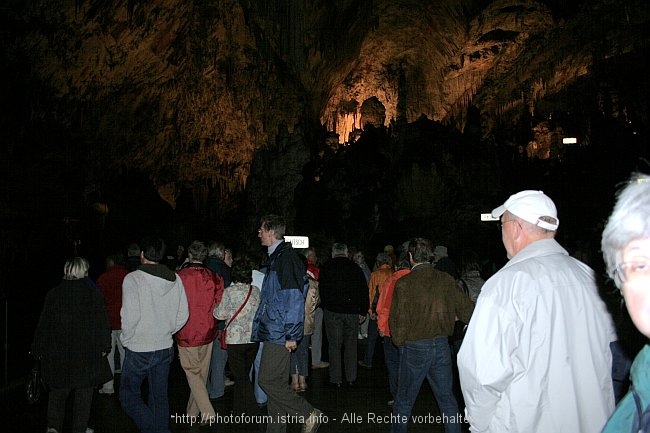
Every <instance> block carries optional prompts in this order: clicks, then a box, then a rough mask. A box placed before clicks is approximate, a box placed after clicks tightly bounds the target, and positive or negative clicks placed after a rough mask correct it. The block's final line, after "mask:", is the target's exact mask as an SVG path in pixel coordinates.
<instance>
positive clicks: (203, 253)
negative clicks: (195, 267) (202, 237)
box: [187, 241, 208, 262]
mask: <svg viewBox="0 0 650 433" xmlns="http://www.w3.org/2000/svg"><path fill="white" fill-rule="evenodd" d="M187 252H188V254H190V255H191V256H192V260H195V261H197V262H203V260H205V258H206V257H207V256H208V247H206V246H205V244H204V243H203V242H201V241H193V242H192V243H191V244H190V246H189V247H187Z"/></svg>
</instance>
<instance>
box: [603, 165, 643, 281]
mask: <svg viewBox="0 0 650 433" xmlns="http://www.w3.org/2000/svg"><path fill="white" fill-rule="evenodd" d="M647 237H650V176H648V175H646V174H642V173H635V174H634V175H632V179H631V180H630V181H629V182H628V184H627V185H626V186H625V187H624V188H623V189H622V190H620V191H619V193H618V195H617V201H616V205H615V206H614V210H613V211H612V214H611V215H610V216H609V220H608V221H607V225H606V226H605V230H603V238H602V241H601V248H602V250H603V258H604V260H605V266H606V267H607V274H608V275H609V276H610V277H611V278H613V279H614V282H615V283H616V286H617V287H619V288H620V286H621V281H620V279H618V278H615V275H614V274H615V269H616V267H617V266H618V265H619V264H620V261H621V258H622V254H623V249H625V247H626V246H627V245H628V244H629V243H630V242H632V241H634V240H636V239H640V238H647Z"/></svg>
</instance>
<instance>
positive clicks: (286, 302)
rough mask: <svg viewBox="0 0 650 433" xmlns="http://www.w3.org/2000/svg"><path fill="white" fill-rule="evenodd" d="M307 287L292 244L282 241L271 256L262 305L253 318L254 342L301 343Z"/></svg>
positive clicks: (263, 285) (262, 293) (306, 280)
mask: <svg viewBox="0 0 650 433" xmlns="http://www.w3.org/2000/svg"><path fill="white" fill-rule="evenodd" d="M308 287H309V281H308V278H307V272H306V269H305V266H304V264H303V262H302V260H300V258H299V257H298V255H297V254H296V253H295V252H294V250H293V248H292V246H291V243H288V242H284V241H283V242H282V243H280V244H279V245H278V246H277V248H276V249H275V251H273V253H272V254H271V255H270V257H269V264H268V270H267V272H266V277H265V278H264V283H262V288H261V299H260V306H259V308H258V309H257V312H256V313H255V319H253V332H252V334H251V341H264V342H270V343H275V344H282V345H284V343H285V342H286V341H299V340H301V339H302V337H303V322H304V320H305V293H306V289H307V288H308Z"/></svg>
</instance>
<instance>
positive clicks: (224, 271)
mask: <svg viewBox="0 0 650 433" xmlns="http://www.w3.org/2000/svg"><path fill="white" fill-rule="evenodd" d="M203 263H204V264H205V266H207V267H208V268H210V269H212V270H213V271H214V272H216V273H217V274H219V275H221V278H223V285H224V287H228V286H230V284H231V283H232V277H231V274H232V270H231V269H230V266H228V265H227V264H226V262H224V261H223V260H221V259H220V258H219V257H217V256H208V257H206V258H205V260H204V261H203Z"/></svg>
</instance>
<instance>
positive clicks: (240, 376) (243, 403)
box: [228, 343, 259, 415]
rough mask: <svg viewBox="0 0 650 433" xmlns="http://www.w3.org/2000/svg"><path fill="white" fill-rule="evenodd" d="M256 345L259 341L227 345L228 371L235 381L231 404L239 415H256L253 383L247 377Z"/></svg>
mask: <svg viewBox="0 0 650 433" xmlns="http://www.w3.org/2000/svg"><path fill="white" fill-rule="evenodd" d="M258 347H259V343H248V344H229V345H228V362H229V363H230V373H232V376H233V380H234V381H235V384H234V385H233V387H234V390H233V404H232V408H233V413H234V414H235V415H241V414H242V413H244V414H247V415H256V414H257V413H258V411H259V410H258V407H257V403H256V402H255V395H254V392H253V383H252V382H251V380H250V377H249V373H250V371H251V367H252V366H253V362H254V361H255V356H256V355H257V348H258Z"/></svg>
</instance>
